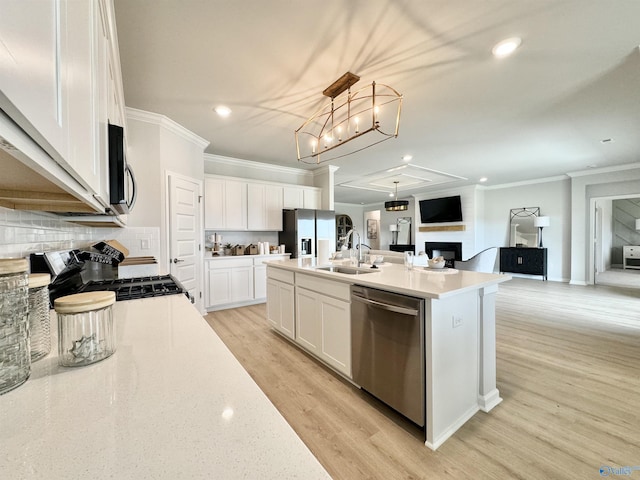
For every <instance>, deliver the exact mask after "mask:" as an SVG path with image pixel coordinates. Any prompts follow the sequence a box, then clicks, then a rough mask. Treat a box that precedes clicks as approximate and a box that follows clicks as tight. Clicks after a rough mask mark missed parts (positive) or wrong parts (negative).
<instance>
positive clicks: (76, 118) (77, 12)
mask: <svg viewBox="0 0 640 480" xmlns="http://www.w3.org/2000/svg"><path fill="white" fill-rule="evenodd" d="M65 33H66V36H65V38H64V40H65V43H66V48H64V51H63V59H64V70H63V75H64V76H63V78H64V83H65V86H66V88H67V91H68V94H67V103H66V115H67V121H68V131H67V135H68V148H67V154H66V156H64V160H66V163H67V164H68V168H70V169H71V170H72V171H73V172H75V176H76V178H78V179H79V180H81V183H83V184H84V185H85V186H86V187H87V188H89V189H90V190H92V191H93V192H94V193H96V194H98V195H100V194H104V192H102V187H101V183H100V181H101V178H102V166H103V165H104V162H106V153H107V150H106V138H104V139H102V141H103V142H104V143H103V145H102V147H104V149H103V150H102V151H100V145H99V138H98V135H99V134H100V132H99V130H98V128H97V125H98V123H99V121H100V120H102V124H103V125H105V122H106V94H107V92H106V90H105V88H104V84H103V82H104V81H105V80H106V78H100V77H99V75H105V74H106V68H105V67H104V63H106V62H107V58H106V53H107V45H106V38H105V35H106V32H105V30H104V28H103V22H102V20H101V16H100V9H99V7H98V2H97V0H91V1H85V2H73V4H72V8H67V9H66V29H65ZM100 87H101V88H100ZM104 128H105V135H106V126H104ZM101 154H102V156H101ZM106 200H108V198H107V199H106Z"/></svg>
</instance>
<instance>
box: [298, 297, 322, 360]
mask: <svg viewBox="0 0 640 480" xmlns="http://www.w3.org/2000/svg"><path fill="white" fill-rule="evenodd" d="M317 298H318V294H317V293H316V292H312V291H311V290H307V289H305V288H299V287H298V288H296V342H298V343H299V344H300V345H301V346H302V347H303V348H304V349H305V350H307V351H309V352H311V353H314V354H316V355H320V342H321V341H322V339H321V335H322V325H321V324H320V322H319V320H318V315H317V308H318V305H317Z"/></svg>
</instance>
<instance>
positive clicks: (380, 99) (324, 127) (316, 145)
mask: <svg viewBox="0 0 640 480" xmlns="http://www.w3.org/2000/svg"><path fill="white" fill-rule="evenodd" d="M358 80H360V77H359V76H358V75H355V74H353V73H351V72H347V73H345V74H344V75H342V76H341V77H340V78H339V79H338V80H336V81H335V82H333V83H332V84H331V85H330V86H329V87H327V88H326V89H325V90H324V91H323V92H322V94H323V95H324V96H325V97H329V98H330V99H331V101H330V102H328V103H327V104H325V105H324V106H323V107H322V108H321V109H320V110H319V111H318V112H316V113H315V114H314V115H313V116H312V117H311V118H309V119H308V120H307V121H306V122H304V123H303V124H302V126H301V127H300V128H298V129H297V130H296V131H295V137H296V150H297V153H298V161H299V162H303V163H311V164H318V163H321V162H327V161H329V160H335V159H336V158H341V157H344V156H346V155H351V154H352V153H356V152H359V151H361V150H364V149H365V148H369V147H371V146H373V145H376V144H378V143H380V142H384V141H385V140H389V139H390V138H395V137H397V136H398V129H399V128H400V110H401V107H402V95H401V94H399V93H398V92H397V91H395V90H394V89H393V88H391V87H389V86H388V85H382V84H376V82H373V83H371V85H367V86H365V87H363V88H361V89H359V90H356V91H354V92H352V91H351V86H352V85H354V84H355V83H356V82H357V81H358ZM367 134H369V135H367Z"/></svg>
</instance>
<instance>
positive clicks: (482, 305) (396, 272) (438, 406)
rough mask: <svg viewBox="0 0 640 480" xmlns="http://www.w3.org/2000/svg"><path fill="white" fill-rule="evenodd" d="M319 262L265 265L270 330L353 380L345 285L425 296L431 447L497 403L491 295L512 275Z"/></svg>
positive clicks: (427, 431) (427, 432) (427, 411)
mask: <svg viewBox="0 0 640 480" xmlns="http://www.w3.org/2000/svg"><path fill="white" fill-rule="evenodd" d="M322 267H323V266H321V265H317V264H316V263H315V261H314V260H313V259H292V260H283V261H276V262H270V263H269V265H268V266H267V316H268V318H269V321H270V322H271V324H272V326H273V328H274V329H275V330H276V331H278V332H279V333H281V334H282V335H284V336H285V337H287V338H288V339H289V340H291V341H292V342H294V343H295V344H297V345H298V346H299V347H301V348H303V349H304V350H306V351H307V352H309V353H311V354H312V355H314V356H315V357H317V358H318V359H319V360H321V361H322V362H323V363H325V364H326V365H328V366H329V367H331V368H332V369H334V370H335V371H336V372H338V373H339V374H341V375H343V376H344V377H346V378H347V379H349V380H350V381H353V377H352V372H351V317H350V304H351V296H350V287H351V285H360V286H364V287H371V288H375V289H378V290H383V291H387V292H393V293H399V294H402V295H407V296H411V297H415V298H419V299H424V351H425V355H424V356H425V358H424V372H425V390H426V391H425V395H424V398H425V406H424V407H425V416H426V426H425V444H426V445H427V446H428V447H429V448H431V449H433V450H435V449H436V448H438V446H440V445H441V444H442V443H443V442H444V441H445V440H446V439H447V438H449V437H450V436H451V435H452V434H453V433H455V431H456V430H457V429H458V428H460V427H461V426H462V425H463V424H464V423H465V422H466V421H467V420H468V419H469V418H471V417H472V416H473V415H475V414H476V412H478V410H482V411H484V412H489V411H490V410H491V409H493V408H494V407H495V406H496V405H498V404H499V403H500V402H501V401H502V399H501V398H500V393H499V391H498V389H497V387H496V352H495V294H496V293H497V291H498V284H499V283H501V282H504V281H507V280H510V279H511V277H510V276H508V275H498V274H488V273H480V272H468V271H457V270H453V269H449V270H432V269H426V268H422V267H415V268H414V269H413V270H411V271H407V270H406V269H405V268H404V266H402V265H398V264H387V265H384V266H382V267H381V268H379V269H377V270H371V269H368V268H364V269H361V270H360V272H359V273H358V274H347V273H340V272H339V271H328V270H324V269H322ZM371 272H373V273H371ZM399 374H401V372H399ZM354 383H355V382H354Z"/></svg>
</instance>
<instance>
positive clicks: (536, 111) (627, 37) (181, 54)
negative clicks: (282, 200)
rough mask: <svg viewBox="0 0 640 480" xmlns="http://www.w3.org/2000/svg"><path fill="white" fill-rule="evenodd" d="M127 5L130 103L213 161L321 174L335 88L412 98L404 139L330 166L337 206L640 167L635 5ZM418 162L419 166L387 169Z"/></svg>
mask: <svg viewBox="0 0 640 480" xmlns="http://www.w3.org/2000/svg"><path fill="white" fill-rule="evenodd" d="M115 8H116V21H117V28H118V37H119V43H120V56H121V62H122V73H123V81H124V92H125V102H126V104H127V106H129V107H134V108H139V109H142V110H147V111H151V112H156V113H160V114H163V115H166V116H167V117H169V118H171V119H172V120H174V121H176V122H178V123H179V124H181V125H183V126H184V127H185V128H187V129H189V130H191V131H193V132H194V133H196V134H197V135H199V136H201V137H203V138H205V139H207V140H208V141H209V142H211V143H210V145H209V147H208V148H207V150H206V151H207V153H212V154H218V155H223V156H229V157H235V158H241V159H246V160H253V161H258V162H266V163H270V164H277V165H284V166H289V167H299V168H307V169H308V168H317V166H315V165H305V164H301V163H299V162H298V161H297V158H296V146H295V140H294V131H295V130H296V129H297V128H298V127H300V126H301V125H302V123H303V122H304V121H305V120H306V119H307V118H308V117H310V116H311V115H312V114H313V113H315V112H316V111H317V110H318V109H319V108H320V106H321V105H322V104H323V103H324V101H325V97H323V95H322V91H323V90H324V89H325V88H326V87H328V86H329V85H330V84H331V83H333V81H334V80H336V79H337V78H338V77H340V76H341V75H342V74H343V73H345V72H347V71H350V72H353V73H355V74H357V75H359V76H360V77H361V80H360V83H359V84H358V86H361V85H364V84H366V83H371V82H372V81H376V82H377V83H382V84H386V85H389V86H391V87H393V88H394V89H396V90H397V91H398V92H400V93H401V94H402V95H403V97H404V98H403V105H402V116H401V120H400V131H399V135H398V137H397V138H393V139H391V140H389V141H386V142H383V143H381V144H379V145H375V146H373V147H371V148H368V149H366V150H363V151H361V152H358V153H355V154H353V155H349V156H346V157H343V158H341V159H337V160H335V161H332V162H330V164H332V165H336V166H338V167H340V168H339V169H338V170H337V172H336V174H335V181H336V185H337V186H336V188H335V200H336V201H338V202H347V203H374V202H382V201H385V200H388V199H389V197H388V193H389V192H392V191H393V189H394V184H393V181H394V180H398V181H399V182H400V183H399V184H398V192H399V195H398V196H399V198H402V197H403V196H405V197H406V196H409V195H411V194H414V193H418V192H425V191H428V190H429V189H434V188H442V187H443V185H446V186H447V187H454V186H464V185H469V184H476V183H479V179H480V178H481V177H487V179H488V180H487V181H486V183H484V185H498V184H504V183H511V182H519V181H526V180H531V179H538V178H546V177H552V176H557V175H562V174H565V173H566V172H574V171H580V170H585V169H588V168H595V167H597V168H606V167H612V166H618V165H624V164H631V163H636V162H640V51H639V48H638V45H639V44H640V29H639V28H638V18H640V2H639V1H637V0H616V1H615V2H608V1H603V0H576V1H564V0H536V1H516V0H488V1H485V2H477V1H475V0H465V1H462V0H438V1H436V0H405V1H402V0H366V1H361V0H349V1H344V0H324V1H322V2H320V1H317V0H305V1H302V2H295V1H291V0H288V1H284V0H270V1H264V0H244V1H228V0H115ZM514 36H516V37H520V38H522V45H521V46H520V48H519V49H518V50H517V51H516V52H515V54H513V55H512V56H510V57H508V58H503V59H496V58H494V57H493V56H492V54H491V49H492V47H493V46H494V44H496V43H497V42H498V41H500V40H503V39H505V38H508V37H514ZM220 104H224V105H226V106H228V107H229V108H231V110H232V113H231V115H230V116H229V117H228V118H226V119H225V118H221V117H219V116H218V115H217V114H216V113H215V112H214V111H213V108H214V107H216V106H217V105H220ZM604 139H611V141H609V142H604V143H603V142H602V140H604ZM407 154H409V155H412V156H413V159H412V160H410V167H407V168H406V169H399V170H393V171H392V172H388V173H385V172H386V171H387V170H390V169H393V168H394V167H398V166H402V165H404V164H406V162H405V161H403V160H402V157H403V156H404V155H407ZM370 175H371V176H370ZM409 179H411V180H409ZM416 179H417V180H416ZM347 184H349V185H350V186H346V185H347ZM354 185H356V186H357V187H358V188H353V187H354ZM372 185H375V188H374V187H373V186H372ZM363 186H364V187H365V188H362V187H363ZM368 188H374V189H373V190H369V189H368Z"/></svg>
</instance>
